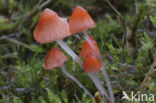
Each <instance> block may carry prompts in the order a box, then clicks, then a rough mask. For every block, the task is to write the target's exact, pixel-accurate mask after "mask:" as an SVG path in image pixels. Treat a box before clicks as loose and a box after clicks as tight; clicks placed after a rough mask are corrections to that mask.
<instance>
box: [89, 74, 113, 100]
mask: <svg viewBox="0 0 156 103" xmlns="http://www.w3.org/2000/svg"><path fill="white" fill-rule="evenodd" d="M87 74H88V76H89V77H90V78H91V80H92V81H93V82H94V84H95V86H96V87H97V88H98V90H99V92H100V93H101V95H102V96H105V97H106V98H107V99H108V101H109V102H110V97H109V96H108V94H107V92H106V90H105V88H104V87H103V86H102V84H101V81H100V78H99V75H98V74H97V73H87Z"/></svg>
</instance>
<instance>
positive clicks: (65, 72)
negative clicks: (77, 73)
mask: <svg viewBox="0 0 156 103" xmlns="http://www.w3.org/2000/svg"><path fill="white" fill-rule="evenodd" d="M61 69H62V72H63V73H64V74H65V75H66V76H67V77H69V78H70V79H72V80H73V81H74V82H75V83H76V84H78V86H79V87H80V88H82V89H83V90H84V92H85V93H86V94H87V95H88V96H90V97H91V98H92V99H93V96H92V94H91V93H90V92H89V91H88V90H87V89H86V88H85V87H84V86H83V85H82V84H81V83H80V82H79V80H77V79H76V78H75V77H74V76H72V75H71V74H70V73H69V72H68V71H67V70H66V68H65V66H64V65H63V66H62V67H61Z"/></svg>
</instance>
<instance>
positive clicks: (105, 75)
mask: <svg viewBox="0 0 156 103" xmlns="http://www.w3.org/2000/svg"><path fill="white" fill-rule="evenodd" d="M83 33H84V35H85V36H84V38H85V39H86V40H87V41H88V43H89V44H90V46H91V47H92V48H93V49H94V50H95V51H96V48H95V46H94V45H93V43H92V41H91V40H90V38H89V36H88V33H87V31H83ZM96 52H97V51H96ZM100 60H101V61H102V59H101V57H100ZM102 73H103V76H104V78H105V80H106V83H107V86H108V90H109V94H110V98H111V102H112V103H114V102H115V98H114V93H113V89H112V86H111V83H110V79H109V76H108V73H107V71H106V69H105V67H104V64H103V66H102Z"/></svg>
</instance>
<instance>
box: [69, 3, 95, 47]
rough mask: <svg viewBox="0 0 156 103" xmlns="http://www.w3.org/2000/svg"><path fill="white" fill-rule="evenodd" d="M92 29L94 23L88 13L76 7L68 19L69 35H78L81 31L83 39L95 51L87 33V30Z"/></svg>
mask: <svg viewBox="0 0 156 103" xmlns="http://www.w3.org/2000/svg"><path fill="white" fill-rule="evenodd" d="M94 27H95V23H94V21H93V19H92V18H91V16H90V15H89V14H88V12H87V11H86V10H85V9H84V8H82V7H81V6H77V7H76V8H75V9H74V11H73V13H72V15H71V16H70V18H69V28H70V31H71V33H78V32H81V31H82V32H83V34H84V38H85V39H86V40H87V41H88V42H89V44H90V45H91V46H92V48H93V49H95V50H96V48H95V47H94V46H93V44H92V42H91V40H90V38H89V36H88V33H87V30H88V29H90V28H94Z"/></svg>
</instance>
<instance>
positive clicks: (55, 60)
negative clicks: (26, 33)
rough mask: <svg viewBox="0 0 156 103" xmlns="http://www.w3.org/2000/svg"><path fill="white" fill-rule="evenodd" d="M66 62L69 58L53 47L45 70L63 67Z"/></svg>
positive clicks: (48, 55) (47, 56)
mask: <svg viewBox="0 0 156 103" xmlns="http://www.w3.org/2000/svg"><path fill="white" fill-rule="evenodd" d="M65 61H67V57H66V56H65V55H64V54H63V53H62V52H61V51H60V50H58V49H57V48H55V47H53V48H52V49H51V50H50V51H49V53H48V54H47V55H46V58H45V63H44V68H45V69H47V70H51V69H53V68H55V67H61V66H62V65H63V64H64V62H65Z"/></svg>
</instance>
